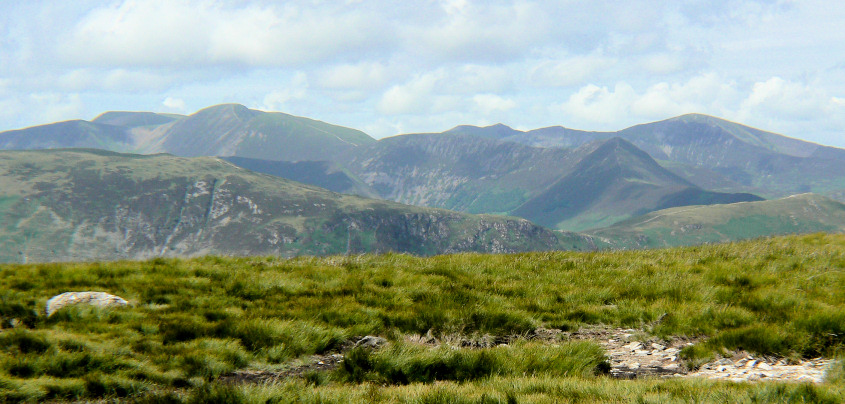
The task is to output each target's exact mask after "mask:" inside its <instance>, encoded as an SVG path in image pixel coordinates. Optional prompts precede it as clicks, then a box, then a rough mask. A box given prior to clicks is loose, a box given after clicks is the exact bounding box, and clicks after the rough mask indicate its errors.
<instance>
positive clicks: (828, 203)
mask: <svg viewBox="0 0 845 404" xmlns="http://www.w3.org/2000/svg"><path fill="white" fill-rule="evenodd" d="M819 231H824V232H840V233H841V232H845V204H842V203H839V202H837V201H835V200H832V199H830V198H827V197H824V196H821V195H815V194H802V195H795V196H791V197H787V198H783V199H777V200H770V201H760V202H744V203H734V204H727V205H710V206H684V207H678V208H672V209H665V210H659V211H656V212H652V213H649V214H647V215H643V216H640V217H636V218H632V219H630V220H626V221H623V222H620V223H617V224H615V225H613V226H611V227H608V228H605V229H599V230H595V231H592V232H590V234H592V235H594V236H596V237H598V238H599V239H601V240H603V241H604V242H606V243H608V244H609V245H610V246H612V248H652V247H668V246H681V245H695V244H703V243H719V242H726V241H735V240H743V239H748V238H754V237H760V236H761V235H779V234H795V233H812V232H819Z"/></svg>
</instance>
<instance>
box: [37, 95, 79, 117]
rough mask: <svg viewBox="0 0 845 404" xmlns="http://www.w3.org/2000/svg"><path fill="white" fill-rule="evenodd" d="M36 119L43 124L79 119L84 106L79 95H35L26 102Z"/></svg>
mask: <svg viewBox="0 0 845 404" xmlns="http://www.w3.org/2000/svg"><path fill="white" fill-rule="evenodd" d="M28 102H29V104H30V106H31V107H33V108H37V109H36V110H35V114H36V116H37V117H38V119H39V120H40V121H41V122H43V123H48V122H57V121H66V120H70V119H79V118H80V117H81V116H82V111H83V110H84V105H83V102H82V97H80V96H79V94H61V93H36V94H31V95H30V96H29V100H28Z"/></svg>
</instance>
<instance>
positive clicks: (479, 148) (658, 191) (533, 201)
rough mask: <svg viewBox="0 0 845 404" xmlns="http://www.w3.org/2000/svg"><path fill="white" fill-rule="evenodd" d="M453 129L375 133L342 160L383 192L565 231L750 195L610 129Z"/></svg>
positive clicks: (392, 196) (388, 196) (413, 201)
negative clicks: (579, 133)
mask: <svg viewBox="0 0 845 404" xmlns="http://www.w3.org/2000/svg"><path fill="white" fill-rule="evenodd" d="M457 129H459V130H458V131H457V132H460V133H455V132H446V133H442V134H413V135H402V136H396V137H393V138H388V139H382V140H380V141H378V142H377V143H376V144H374V145H372V146H369V147H366V148H361V149H358V150H356V153H358V156H357V157H356V158H353V159H352V160H351V161H348V162H347V167H348V168H349V170H350V171H352V172H353V173H354V174H355V175H356V176H357V177H358V178H360V179H361V180H362V181H364V182H365V183H366V184H367V185H369V186H370V188H372V189H373V190H374V191H375V192H377V193H378V195H379V196H381V197H382V198H385V199H388V200H393V201H398V202H402V203H408V204H413V205H421V206H434V207H441V208H447V209H453V210H458V211H463V212H470V213H482V212H483V213H503V214H512V215H515V216H519V217H524V218H527V219H529V220H532V221H535V223H538V224H540V225H542V226H546V227H553V228H558V229H565V230H571V231H577V230H581V229H586V228H593V227H602V226H607V225H610V224H612V223H614V222H616V221H619V220H623V219H625V218H628V217H631V216H635V215H639V214H642V213H645V212H649V211H652V210H655V209H662V208H665V207H669V206H677V205H683V204H689V203H696V204H707V203H725V202H735V201H745V200H758V199H759V198H757V197H755V196H753V195H748V194H739V195H734V194H721V193H714V192H706V191H704V190H701V189H699V188H697V187H695V186H694V185H693V184H691V183H689V182H687V181H685V180H684V179H682V178H680V177H678V176H676V175H674V174H672V173H670V172H669V171H667V170H665V169H664V168H662V167H661V166H660V165H658V164H657V163H656V162H655V161H654V160H653V159H651V158H650V157H649V156H648V155H647V154H646V153H644V152H643V151H641V150H639V149H637V148H636V147H635V146H634V145H632V144H630V143H628V142H626V141H624V140H622V139H618V138H615V139H611V140H609V141H605V142H596V143H593V144H590V145H587V146H584V147H581V148H578V149H575V150H567V149H561V148H536V147H528V146H524V145H520V144H517V143H512V142H506V141H499V140H494V139H493V138H494V137H493V138H491V137H490V136H483V137H481V136H477V135H475V134H472V133H470V132H466V131H464V132H461V130H464V129H465V128H464V129H462V128H460V127H459V128H457ZM499 130H500V131H505V132H506V131H507V130H506V129H503V128H499Z"/></svg>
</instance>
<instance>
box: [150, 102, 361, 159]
mask: <svg viewBox="0 0 845 404" xmlns="http://www.w3.org/2000/svg"><path fill="white" fill-rule="evenodd" d="M162 139H163V142H162V146H161V147H162V151H165V152H167V153H172V154H176V155H179V156H239V157H249V158H256V159H263V160H280V161H281V160H284V161H300V160H330V159H332V158H334V157H336V156H337V155H339V154H342V153H344V152H347V151H349V150H351V149H354V148H355V147H357V146H361V145H366V144H370V143H373V142H375V139H373V138H371V137H369V136H368V135H367V134H365V133H364V132H361V131H359V130H355V129H350V128H345V127H342V126H337V125H331V124H328V123H325V122H321V121H317V120H313V119H308V118H303V117H298V116H293V115H288V114H284V113H281V112H263V111H257V110H251V109H248V108H246V107H244V106H243V105H237V104H223V105H216V106H213V107H209V108H206V109H203V110H201V111H198V112H196V113H195V114H193V115H190V116H188V117H186V118H185V119H182V120H179V121H177V122H175V123H174V124H173V126H172V127H170V128H169V129H168V130H167V131H166V133H164V134H163V136H162Z"/></svg>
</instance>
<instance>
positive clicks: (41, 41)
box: [0, 0, 845, 147]
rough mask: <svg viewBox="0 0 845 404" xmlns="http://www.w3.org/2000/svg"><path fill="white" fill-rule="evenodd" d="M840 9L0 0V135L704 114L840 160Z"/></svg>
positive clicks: (372, 129) (638, 119)
mask: <svg viewBox="0 0 845 404" xmlns="http://www.w3.org/2000/svg"><path fill="white" fill-rule="evenodd" d="M843 21H845V2H839V1H833V0H800V1H789V0H723V1H704V0H675V1H650V0H639V1H638V0H625V1H602V0H593V1H576V0H557V1H530V0H523V1H496V0H492V1H490V0H487V1H472V0H439V1H435V0H430V1H423V0H409V1H402V2H397V1H392V0H346V1H343V0H335V1H327V0H326V1H324V0H308V1H304V0H303V1H298V0H291V1H262V0H118V1H93V0H74V1H72V2H69V1H64V0H49V1H48V0H42V1H39V0H29V1H24V0H0V131H3V130H8V129H17V128H22V127H27V126H32V125H39V124H45V123H50V122H55V121H60V120H69V119H86V120H90V119H93V118H94V117H96V116H97V115H99V114H100V113H102V112H105V111H110V110H129V111H153V112H168V113H180V114H190V113H193V112H195V111H197V110H199V109H202V108H205V107H208V106H211V105H216V104H221V103H239V104H243V105H246V106H248V107H250V108H254V109H260V110H265V111H281V112H286V113H289V114H294V115H300V116H306V117H309V118H314V119H319V120H322V121H326V122H329V123H333V124H338V125H343V126H348V127H353V128H356V129H360V130H363V131H365V132H367V133H368V134H370V135H371V136H373V137H376V138H381V137H385V136H392V135H396V134H400V133H415V132H441V131H444V130H447V129H450V128H452V127H454V126H457V125H461V124H471V125H490V124H495V123H504V124H506V125H509V126H511V127H514V128H517V129H523V130H525V129H534V128H540V127H546V126H553V125H562V126H566V127H569V128H575V129H585V130H618V129H623V128H625V127H628V126H631V125H635V124H639V123H645V122H651V121H657V120H662V119H667V118H670V117H673V116H677V115H681V114H685V113H692V112H695V113H704V114H709V115H714V116H718V117H722V118H725V119H729V120H732V121H736V122H740V123H744V124H747V125H750V126H754V127H757V128H761V129H765V130H769V131H773V132H777V133H781V134H784V135H787V136H791V137H796V138H801V139H805V140H809V141H813V142H817V143H822V144H827V145H833V146H838V147H845V29H843V28H842V24H843Z"/></svg>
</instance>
